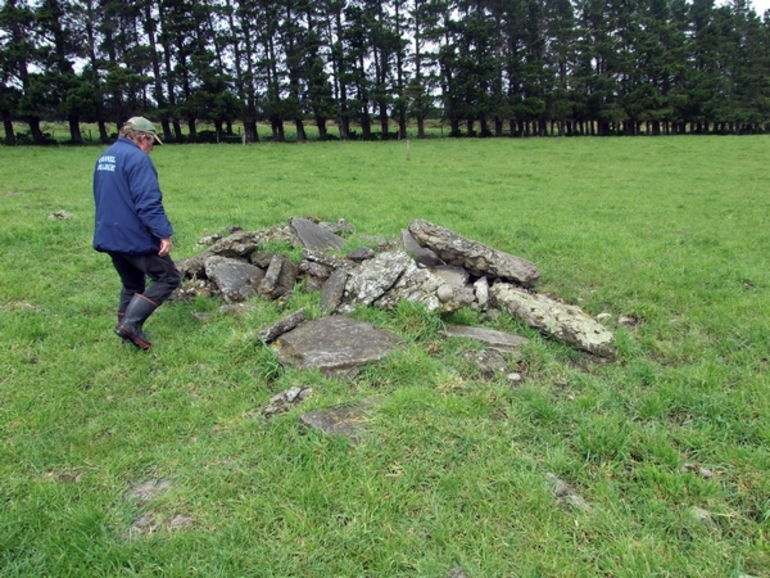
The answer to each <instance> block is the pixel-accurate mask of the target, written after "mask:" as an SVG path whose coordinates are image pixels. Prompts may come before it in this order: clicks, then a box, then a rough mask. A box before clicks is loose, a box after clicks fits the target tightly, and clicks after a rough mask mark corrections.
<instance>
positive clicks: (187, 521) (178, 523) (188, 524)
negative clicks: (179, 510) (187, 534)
mask: <svg viewBox="0 0 770 578" xmlns="http://www.w3.org/2000/svg"><path fill="white" fill-rule="evenodd" d="M193 523H194V522H193V519H192V518H191V517H190V516H188V515H187V514H177V515H176V516H174V517H173V518H171V520H170V521H169V523H168V529H169V530H186V529H187V528H192V526H193Z"/></svg>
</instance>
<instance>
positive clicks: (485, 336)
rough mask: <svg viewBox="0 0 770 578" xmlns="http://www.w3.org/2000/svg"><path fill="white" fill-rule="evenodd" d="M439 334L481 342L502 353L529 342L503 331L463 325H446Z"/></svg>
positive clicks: (524, 338)
mask: <svg viewBox="0 0 770 578" xmlns="http://www.w3.org/2000/svg"><path fill="white" fill-rule="evenodd" d="M439 333H441V335H445V336H447V337H467V338H468V339H474V340H476V341H481V342H482V343H484V344H486V345H488V346H489V348H490V349H495V350H497V351H500V352H503V353H505V352H508V351H515V350H516V349H518V348H519V347H521V346H522V345H524V344H525V343H527V342H528V341H529V340H528V339H527V338H526V337H522V336H520V335H512V334H511V333H506V332H505V331H498V330H497V329H487V328H486V327H470V326H465V325H448V326H447V328H446V329H444V330H443V331H440V332H439Z"/></svg>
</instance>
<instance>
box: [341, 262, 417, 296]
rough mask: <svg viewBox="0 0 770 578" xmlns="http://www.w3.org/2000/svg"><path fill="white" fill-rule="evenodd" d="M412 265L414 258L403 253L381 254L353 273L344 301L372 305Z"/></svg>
mask: <svg viewBox="0 0 770 578" xmlns="http://www.w3.org/2000/svg"><path fill="white" fill-rule="evenodd" d="M412 264H414V261H413V260H412V258H411V257H410V256H409V255H407V254H406V253H404V252H403V251H388V252H385V253H380V254H379V255H377V256H376V257H375V258H374V259H370V260H369V261H366V262H364V263H362V264H361V265H359V267H358V268H357V269H356V270H354V271H351V274H350V276H349V277H348V280H347V283H346V285H345V297H344V300H345V301H346V302H348V303H355V304H360V305H371V304H372V303H374V302H375V301H376V300H377V299H379V298H380V297H382V296H383V295H384V294H385V293H386V292H387V291H388V290H389V289H390V288H391V287H393V285H395V284H396V281H398V279H399V277H401V275H402V273H403V272H404V271H405V270H406V269H407V267H409V266H410V265H412Z"/></svg>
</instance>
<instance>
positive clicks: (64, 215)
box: [47, 211, 75, 221]
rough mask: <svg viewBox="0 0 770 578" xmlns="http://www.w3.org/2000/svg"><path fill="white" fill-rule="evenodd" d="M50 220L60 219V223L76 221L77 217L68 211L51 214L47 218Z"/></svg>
mask: <svg viewBox="0 0 770 578" xmlns="http://www.w3.org/2000/svg"><path fill="white" fill-rule="evenodd" d="M47 218H48V219H58V220H59V221H63V220H65V219H74V218H75V215H73V214H72V213H70V212H68V211H56V212H54V213H51V214H50V215H48V217H47Z"/></svg>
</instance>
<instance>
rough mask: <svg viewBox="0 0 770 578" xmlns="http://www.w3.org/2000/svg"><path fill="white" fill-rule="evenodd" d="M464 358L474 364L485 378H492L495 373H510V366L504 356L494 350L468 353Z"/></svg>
mask: <svg viewBox="0 0 770 578" xmlns="http://www.w3.org/2000/svg"><path fill="white" fill-rule="evenodd" d="M464 357H465V359H467V360H468V361H470V362H471V363H472V364H474V365H475V366H476V368H477V369H478V370H479V372H480V373H481V374H482V375H483V376H484V377H487V378H489V377H492V376H494V375H495V373H503V374H505V373H508V365H507V364H506V363H505V360H504V359H503V356H502V355H500V353H499V352H497V351H495V350H494V349H488V350H486V351H468V352H467V353H466V354H465V356H464Z"/></svg>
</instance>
